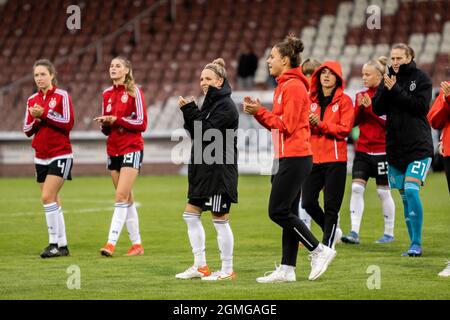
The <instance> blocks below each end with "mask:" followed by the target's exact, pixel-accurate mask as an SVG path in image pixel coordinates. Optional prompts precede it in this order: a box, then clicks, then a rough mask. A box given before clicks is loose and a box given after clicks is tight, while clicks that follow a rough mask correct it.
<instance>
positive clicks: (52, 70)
mask: <svg viewBox="0 0 450 320" xmlns="http://www.w3.org/2000/svg"><path fill="white" fill-rule="evenodd" d="M37 66H43V67H46V68H47V70H48V72H49V73H50V75H52V76H53V79H52V85H54V86H57V85H58V80H57V79H56V69H55V66H54V64H53V63H52V62H51V61H50V60H48V59H39V60H36V62H35V63H34V65H33V71H34V69H36V67H37Z"/></svg>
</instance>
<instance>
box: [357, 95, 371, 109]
mask: <svg viewBox="0 0 450 320" xmlns="http://www.w3.org/2000/svg"><path fill="white" fill-rule="evenodd" d="M357 103H358V107H361V106H364V107H365V108H368V107H369V106H370V105H371V104H372V99H370V97H369V95H368V94H367V92H366V93H364V94H359V95H358V98H357Z"/></svg>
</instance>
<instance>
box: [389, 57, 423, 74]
mask: <svg viewBox="0 0 450 320" xmlns="http://www.w3.org/2000/svg"><path fill="white" fill-rule="evenodd" d="M416 69H417V66H416V62H415V61H414V60H411V62H410V63H405V64H402V65H401V66H400V68H399V70H398V72H397V73H396V72H395V71H394V69H393V68H392V66H390V67H389V74H390V75H404V74H410V73H412V72H413V71H414V70H416Z"/></svg>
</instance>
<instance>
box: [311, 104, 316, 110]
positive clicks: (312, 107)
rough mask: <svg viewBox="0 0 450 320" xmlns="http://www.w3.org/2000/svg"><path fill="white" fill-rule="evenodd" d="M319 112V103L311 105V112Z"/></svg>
mask: <svg viewBox="0 0 450 320" xmlns="http://www.w3.org/2000/svg"><path fill="white" fill-rule="evenodd" d="M316 110H317V103H312V104H311V112H315V111H316Z"/></svg>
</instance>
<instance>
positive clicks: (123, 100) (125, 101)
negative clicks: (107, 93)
mask: <svg viewBox="0 0 450 320" xmlns="http://www.w3.org/2000/svg"><path fill="white" fill-rule="evenodd" d="M120 100H121V101H122V103H127V101H128V94H126V93H125V94H124V95H123V96H122V98H120Z"/></svg>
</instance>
